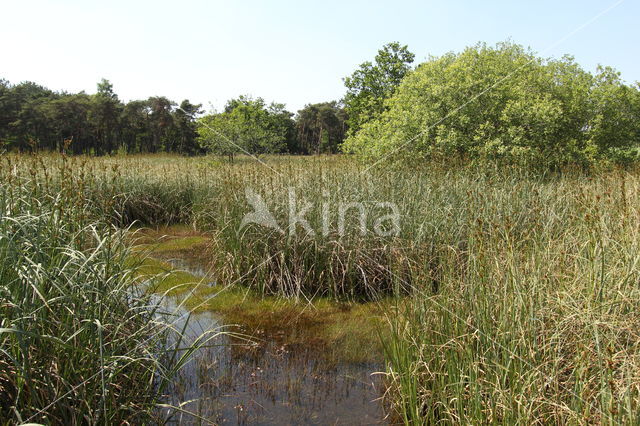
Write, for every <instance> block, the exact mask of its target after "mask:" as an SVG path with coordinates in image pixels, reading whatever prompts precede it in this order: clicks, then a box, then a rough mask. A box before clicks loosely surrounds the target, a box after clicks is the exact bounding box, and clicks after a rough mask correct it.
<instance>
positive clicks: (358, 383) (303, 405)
mask: <svg viewBox="0 0 640 426" xmlns="http://www.w3.org/2000/svg"><path fill="white" fill-rule="evenodd" d="M174 265H176V266H180V267H181V268H182V269H187V270H188V272H191V273H193V274H194V275H202V272H203V270H202V268H200V269H198V268H193V267H192V265H191V266H189V267H187V266H188V265H186V264H184V263H179V264H178V263H174ZM163 305H164V307H165V311H166V312H167V313H170V315H172V317H171V318H170V320H172V321H173V322H174V324H175V328H176V329H178V330H180V331H182V329H183V328H184V327H185V324H186V328H184V336H185V340H184V341H183V342H182V344H181V346H188V345H190V344H191V343H192V342H193V340H194V339H196V338H197V337H198V336H200V335H201V334H202V333H205V332H211V331H212V330H220V328H221V327H222V326H223V322H222V320H221V319H220V318H219V317H217V316H216V315H215V314H212V313H198V314H191V315H189V313H188V312H187V311H186V310H185V309H183V308H179V307H178V306H176V302H175V300H172V299H166V300H164V301H163ZM187 319H188V321H186V320H187ZM250 337H251V340H252V341H251V342H247V341H246V340H243V339H238V338H234V337H229V336H227V335H219V336H216V337H215V338H212V339H211V340H210V341H209V342H208V344H207V347H203V348H200V349H199V350H198V351H197V352H196V353H195V355H194V357H193V359H192V360H191V361H190V362H189V363H188V364H187V365H186V366H185V367H184V368H183V370H182V371H181V373H180V375H179V377H178V380H177V381H176V383H175V384H174V385H173V388H172V389H171V390H170V395H171V397H170V401H168V402H169V403H171V404H172V405H177V404H180V403H184V402H185V401H191V402H188V403H186V404H183V405H182V409H183V410H184V411H188V412H189V413H191V414H187V413H179V412H175V410H172V411H173V412H172V413H170V412H169V410H167V414H170V423H174V424H178V423H179V424H198V423H202V424H207V423H223V424H260V425H271V424H273V425H275V424H287V425H290V424H345V425H346V424H349V425H365V424H386V423H387V422H386V420H385V418H384V410H383V405H382V403H381V401H380V395H381V394H382V387H381V380H380V376H378V375H375V374H372V373H375V372H377V371H382V369H383V366H382V365H381V364H377V363H347V362H337V363H336V362H329V361H327V360H326V358H327V357H325V356H323V355H324V354H323V353H322V350H323V349H322V348H320V347H318V346H317V345H314V344H309V345H303V344H300V345H286V344H282V343H280V342H281V341H282V339H281V336H276V335H268V334H266V333H264V332H263V333H262V334H260V335H259V336H250ZM169 344H171V342H170V343H169ZM363 350H365V349H363Z"/></svg>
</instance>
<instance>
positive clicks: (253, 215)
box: [239, 188, 284, 234]
mask: <svg viewBox="0 0 640 426" xmlns="http://www.w3.org/2000/svg"><path fill="white" fill-rule="evenodd" d="M244 193H245V197H246V198H247V203H249V204H250V205H251V207H253V211H252V212H250V213H247V214H245V215H244V217H243V218H242V222H241V223H240V229H239V231H242V230H243V229H244V228H246V227H247V226H249V225H250V224H252V223H254V224H256V225H261V226H265V227H267V228H272V229H275V230H276V231H278V232H280V233H281V234H284V231H283V230H282V228H281V227H280V225H278V222H276V219H275V218H274V217H273V215H272V214H271V212H270V211H269V208H268V207H267V204H266V203H265V202H264V200H263V199H262V196H261V195H260V194H258V193H256V192H255V191H254V190H253V189H251V188H246V189H245V191H244Z"/></svg>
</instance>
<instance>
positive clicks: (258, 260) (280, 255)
mask: <svg viewBox="0 0 640 426" xmlns="http://www.w3.org/2000/svg"><path fill="white" fill-rule="evenodd" d="M65 161H66V162H69V163H73V164H67V166H65V167H66V168H67V169H70V170H75V172H74V173H72V174H70V175H71V176H66V179H60V178H62V177H63V172H60V171H56V170H60V164H61V163H62V162H65ZM262 161H263V162H264V163H266V165H265V164H262V163H260V162H256V161H255V160H253V159H242V158H241V159H238V160H237V161H236V162H234V163H228V162H225V161H223V160H219V159H216V158H178V157H171V156H130V157H109V158H99V159H92V158H82V157H78V158H74V159H63V158H60V157H56V156H51V157H44V158H43V157H29V158H24V157H7V158H5V162H4V163H3V164H4V165H3V167H2V169H1V170H0V173H2V174H3V176H5V177H6V179H13V177H12V176H23V177H25V178H30V179H31V180H32V181H37V182H40V183H41V185H40V186H38V187H37V188H36V189H33V191H32V192H34V191H41V192H44V193H48V191H49V192H51V191H53V190H52V189H51V188H45V187H44V182H46V183H47V185H49V186H56V185H57V184H56V182H67V184H68V185H70V186H72V187H73V188H74V191H75V192H78V193H82V194H83V198H84V199H86V200H88V201H87V208H86V209H85V211H84V214H86V215H88V216H91V217H108V218H109V220H111V222H112V223H113V224H116V225H118V226H126V225H130V224H132V223H139V224H143V225H159V224H171V223H186V224H190V225H192V226H193V227H194V228H196V229H198V230H200V231H203V232H207V233H209V234H210V235H211V237H212V241H213V243H212V245H211V247H209V250H208V256H209V258H210V261H211V265H212V266H213V268H212V271H213V274H215V275H217V277H216V279H217V280H220V282H236V281H239V282H241V283H242V284H243V285H246V286H251V287H253V288H255V289H257V290H259V291H261V292H263V293H266V294H277V295H282V296H287V297H298V298H310V297H313V296H315V295H330V296H333V297H335V298H338V299H349V300H359V299H369V300H370V299H376V298H379V297H388V296H394V297H396V299H397V301H398V303H397V304H398V306H397V309H395V310H394V311H393V312H389V323H390V327H391V330H392V333H391V338H390V339H387V340H385V342H384V344H385V348H386V360H387V372H388V376H387V377H388V384H389V394H388V395H389V399H390V401H391V402H392V403H393V405H394V407H395V409H396V411H397V413H398V416H399V417H400V418H401V419H403V420H404V422H405V423H407V424H422V423H436V422H437V423H440V422H442V423H527V424H528V423H545V424H547V423H567V422H568V423H576V424H598V423H608V424H613V423H631V424H633V423H637V422H638V421H640V418H639V417H638V416H639V415H638V413H639V412H640V407H639V405H638V403H639V400H640V365H639V362H640V361H639V360H640V347H639V342H640V339H639V337H640V336H638V330H640V327H639V325H640V324H639V321H640V315H639V314H638V312H640V309H639V308H640V287H639V286H638V282H639V276H638V272H639V269H638V265H639V261H640V259H639V256H640V255H639V254H638V253H639V251H638V235H639V231H640V229H639V225H640V220H639V219H640V199H639V198H638V197H639V192H638V189H639V188H640V172H639V171H638V170H636V169H604V168H603V169H602V170H588V171H585V170H558V171H554V172H544V171H540V170H534V169H531V168H527V167H517V166H508V165H499V164H464V165H442V164H429V165H423V166H420V167H411V168H409V167H401V166H394V167H393V168H391V167H386V166H384V165H382V166H377V167H375V168H372V169H369V168H368V166H367V165H366V164H360V163H357V162H355V161H353V160H352V159H350V158H345V157H340V156H332V157H313V158H298V157H265V158H262ZM29 173H31V174H32V175H30V174H29ZM30 176H31V177H30ZM45 176H48V178H45ZM56 176H57V177H56ZM76 176H83V179H82V182H83V183H82V184H81V183H79V182H76V180H75V179H77V177H76ZM247 188H250V189H251V191H252V193H254V194H259V195H260V197H261V198H262V200H263V201H264V203H265V204H266V205H267V207H268V208H269V210H270V212H271V213H272V215H273V218H274V220H275V222H276V223H277V224H278V225H279V227H280V228H281V229H282V232H280V231H279V230H276V229H273V228H268V227H264V226H261V225H256V224H249V225H248V226H245V227H242V226H241V224H242V220H243V218H245V215H246V214H247V213H248V212H251V211H252V206H251V205H250V204H251V203H249V198H248V197H247ZM58 190H59V188H58V189H55V191H58ZM55 191H54V192H55ZM292 193H293V194H294V195H295V201H296V206H295V207H296V211H298V210H300V209H302V207H303V206H304V205H305V204H310V205H311V207H309V208H308V210H307V212H306V215H305V218H306V219H307V221H308V223H309V225H310V228H311V229H313V230H314V233H313V234H311V233H309V232H307V230H305V229H304V227H302V226H296V229H295V231H296V232H295V233H293V232H291V230H290V229H288V228H287V221H288V217H289V215H290V197H291V195H290V194H292ZM353 202H357V203H361V204H362V205H363V206H364V208H365V210H366V211H367V217H366V220H365V225H366V226H365V227H366V229H367V232H365V233H361V232H360V228H359V226H360V223H359V221H358V218H357V216H355V215H353V214H352V215H346V218H345V231H344V232H340V229H339V224H338V216H339V209H340V206H341V205H343V206H344V205H349V203H353ZM378 202H386V203H393V204H394V205H395V206H397V208H398V209H399V212H400V226H399V232H398V233H397V234H393V235H379V234H377V233H375V232H372V230H373V229H374V226H375V221H376V218H378V217H380V216H381V215H383V214H384V213H385V211H384V209H381V208H379V204H376V203H378ZM323 206H328V207H327V211H328V212H329V213H328V214H329V221H328V222H326V221H325V216H324V213H325V210H323V209H324V207H323ZM376 209H377V210H376ZM354 211H355V210H351V213H353V212H354ZM327 223H328V224H327Z"/></svg>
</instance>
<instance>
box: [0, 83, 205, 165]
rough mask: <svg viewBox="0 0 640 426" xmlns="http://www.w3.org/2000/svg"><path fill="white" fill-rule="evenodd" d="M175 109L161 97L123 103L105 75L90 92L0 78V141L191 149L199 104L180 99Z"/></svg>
mask: <svg viewBox="0 0 640 426" xmlns="http://www.w3.org/2000/svg"><path fill="white" fill-rule="evenodd" d="M181 108H182V109H177V108H175V103H173V102H172V101H170V100H169V99H167V98H165V97H151V98H149V99H147V100H134V101H131V102H128V103H123V102H122V101H120V100H119V99H118V96H117V95H116V93H115V92H114V90H113V85H112V84H111V83H110V82H109V81H108V80H105V79H103V80H102V81H101V82H100V83H98V88H97V93H96V94H94V95H87V94H86V93H84V92H80V93H77V94H69V93H56V92H53V91H51V90H48V89H46V88H44V87H42V86H39V85H37V84H35V83H31V82H25V83H20V84H17V85H11V84H9V82H7V81H5V80H0V117H1V118H0V144H1V145H0V146H2V145H4V148H5V149H12V150H19V151H27V150H30V151H33V150H51V151H63V150H64V151H66V152H68V153H73V154H81V153H87V154H88V153H93V154H97V155H104V154H112V153H115V152H116V151H118V150H125V151H126V152H129V153H133V152H157V151H171V152H181V153H186V154H195V153H197V152H199V146H198V145H197V143H196V134H195V119H196V117H197V116H198V115H199V114H200V113H201V111H200V105H194V104H191V103H190V102H189V101H188V100H184V101H183V102H182V103H181Z"/></svg>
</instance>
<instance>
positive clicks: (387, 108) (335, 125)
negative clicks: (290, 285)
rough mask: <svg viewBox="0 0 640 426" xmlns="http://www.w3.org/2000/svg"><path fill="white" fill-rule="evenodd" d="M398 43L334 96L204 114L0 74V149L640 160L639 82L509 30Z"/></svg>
mask: <svg viewBox="0 0 640 426" xmlns="http://www.w3.org/2000/svg"><path fill="white" fill-rule="evenodd" d="M414 58H415V55H414V54H413V53H412V52H410V51H409V49H408V47H407V46H406V45H401V44H400V43H398V42H393V43H388V44H386V45H384V46H383V47H382V48H381V49H380V50H379V51H378V53H377V54H376V56H375V57H374V59H373V61H367V62H364V63H362V64H360V66H359V67H358V68H357V69H356V70H355V71H354V72H353V73H352V74H351V75H350V76H348V77H346V78H344V79H343V82H344V85H345V89H346V93H345V95H344V97H343V99H341V100H339V101H330V102H323V103H317V104H307V105H305V107H304V108H303V109H301V110H299V111H298V112H297V113H296V114H293V113H292V112H290V111H288V110H287V109H286V108H285V105H284V104H280V103H275V102H273V103H267V102H265V100H264V99H262V98H260V97H257V98H254V97H251V96H240V97H238V98H235V99H231V100H229V101H228V102H227V103H226V105H225V107H224V108H223V110H222V111H213V112H209V113H206V114H205V113H204V112H203V110H202V106H201V105H196V104H193V103H191V102H190V101H188V100H184V101H182V102H181V103H180V104H179V105H178V104H176V103H174V102H173V101H171V100H169V99H167V98H165V97H151V98H149V99H147V100H135V101H130V102H127V103H125V102H122V101H120V100H119V98H118V96H117V95H116V94H115V92H114V90H113V86H112V85H111V83H110V82H109V81H107V80H102V81H101V82H100V83H98V87H97V92H96V93H95V94H92V95H89V94H86V93H84V92H80V93H77V94H69V93H58V92H53V91H51V90H49V89H46V88H44V87H42V86H39V85H37V84H35V83H31V82H25V83H20V84H17V85H11V84H9V83H8V82H7V81H5V80H0V149H2V148H4V149H11V150H20V151H24V150H31V149H47V150H57V151H60V150H67V152H71V153H76V154H78V153H93V154H97V155H103V154H111V153H114V152H126V153H137V152H150V153H153V152H177V153H181V154H188V155H194V154H201V153H215V154H218V155H226V156H228V157H229V158H231V159H232V158H233V157H234V156H235V155H236V154H241V153H245V154H247V153H249V154H252V155H260V154H267V153H290V154H321V153H335V152H340V151H341V152H346V153H355V154H357V155H360V156H362V157H372V158H389V157H398V158H399V159H406V158H410V159H414V160H415V159H423V158H427V157H434V156H436V157H438V158H443V157H465V158H487V157H491V158H507V159H516V160H526V161H529V160H533V161H539V160H545V161H546V160H549V159H552V160H553V161H554V162H556V163H568V162H576V161H577V162H594V161H599V160H601V159H608V160H615V161H623V162H625V161H635V160H638V159H640V90H639V88H640V86H639V85H638V83H636V84H635V85H630V84H627V83H625V82H624V81H623V80H622V78H621V76H620V73H618V72H617V71H615V70H614V69H612V68H609V67H601V68H599V69H598V71H597V73H595V74H592V73H590V72H587V71H585V70H584V69H582V68H581V67H580V66H579V65H578V64H577V63H575V61H574V60H573V58H571V57H569V56H565V57H563V58H561V59H545V58H540V57H538V56H536V55H535V53H533V52H531V51H530V50H527V49H525V48H524V47H522V46H520V45H517V44H514V43H511V42H507V43H499V44H497V45H496V46H494V47H492V46H487V45H485V44H482V43H481V44H478V45H476V46H472V47H469V48H467V49H465V50H464V51H462V52H460V53H454V52H450V53H447V54H444V55H442V56H440V57H430V58H429V59H428V60H427V61H425V62H423V63H421V64H419V65H418V66H415V67H414V66H413V61H414Z"/></svg>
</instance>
